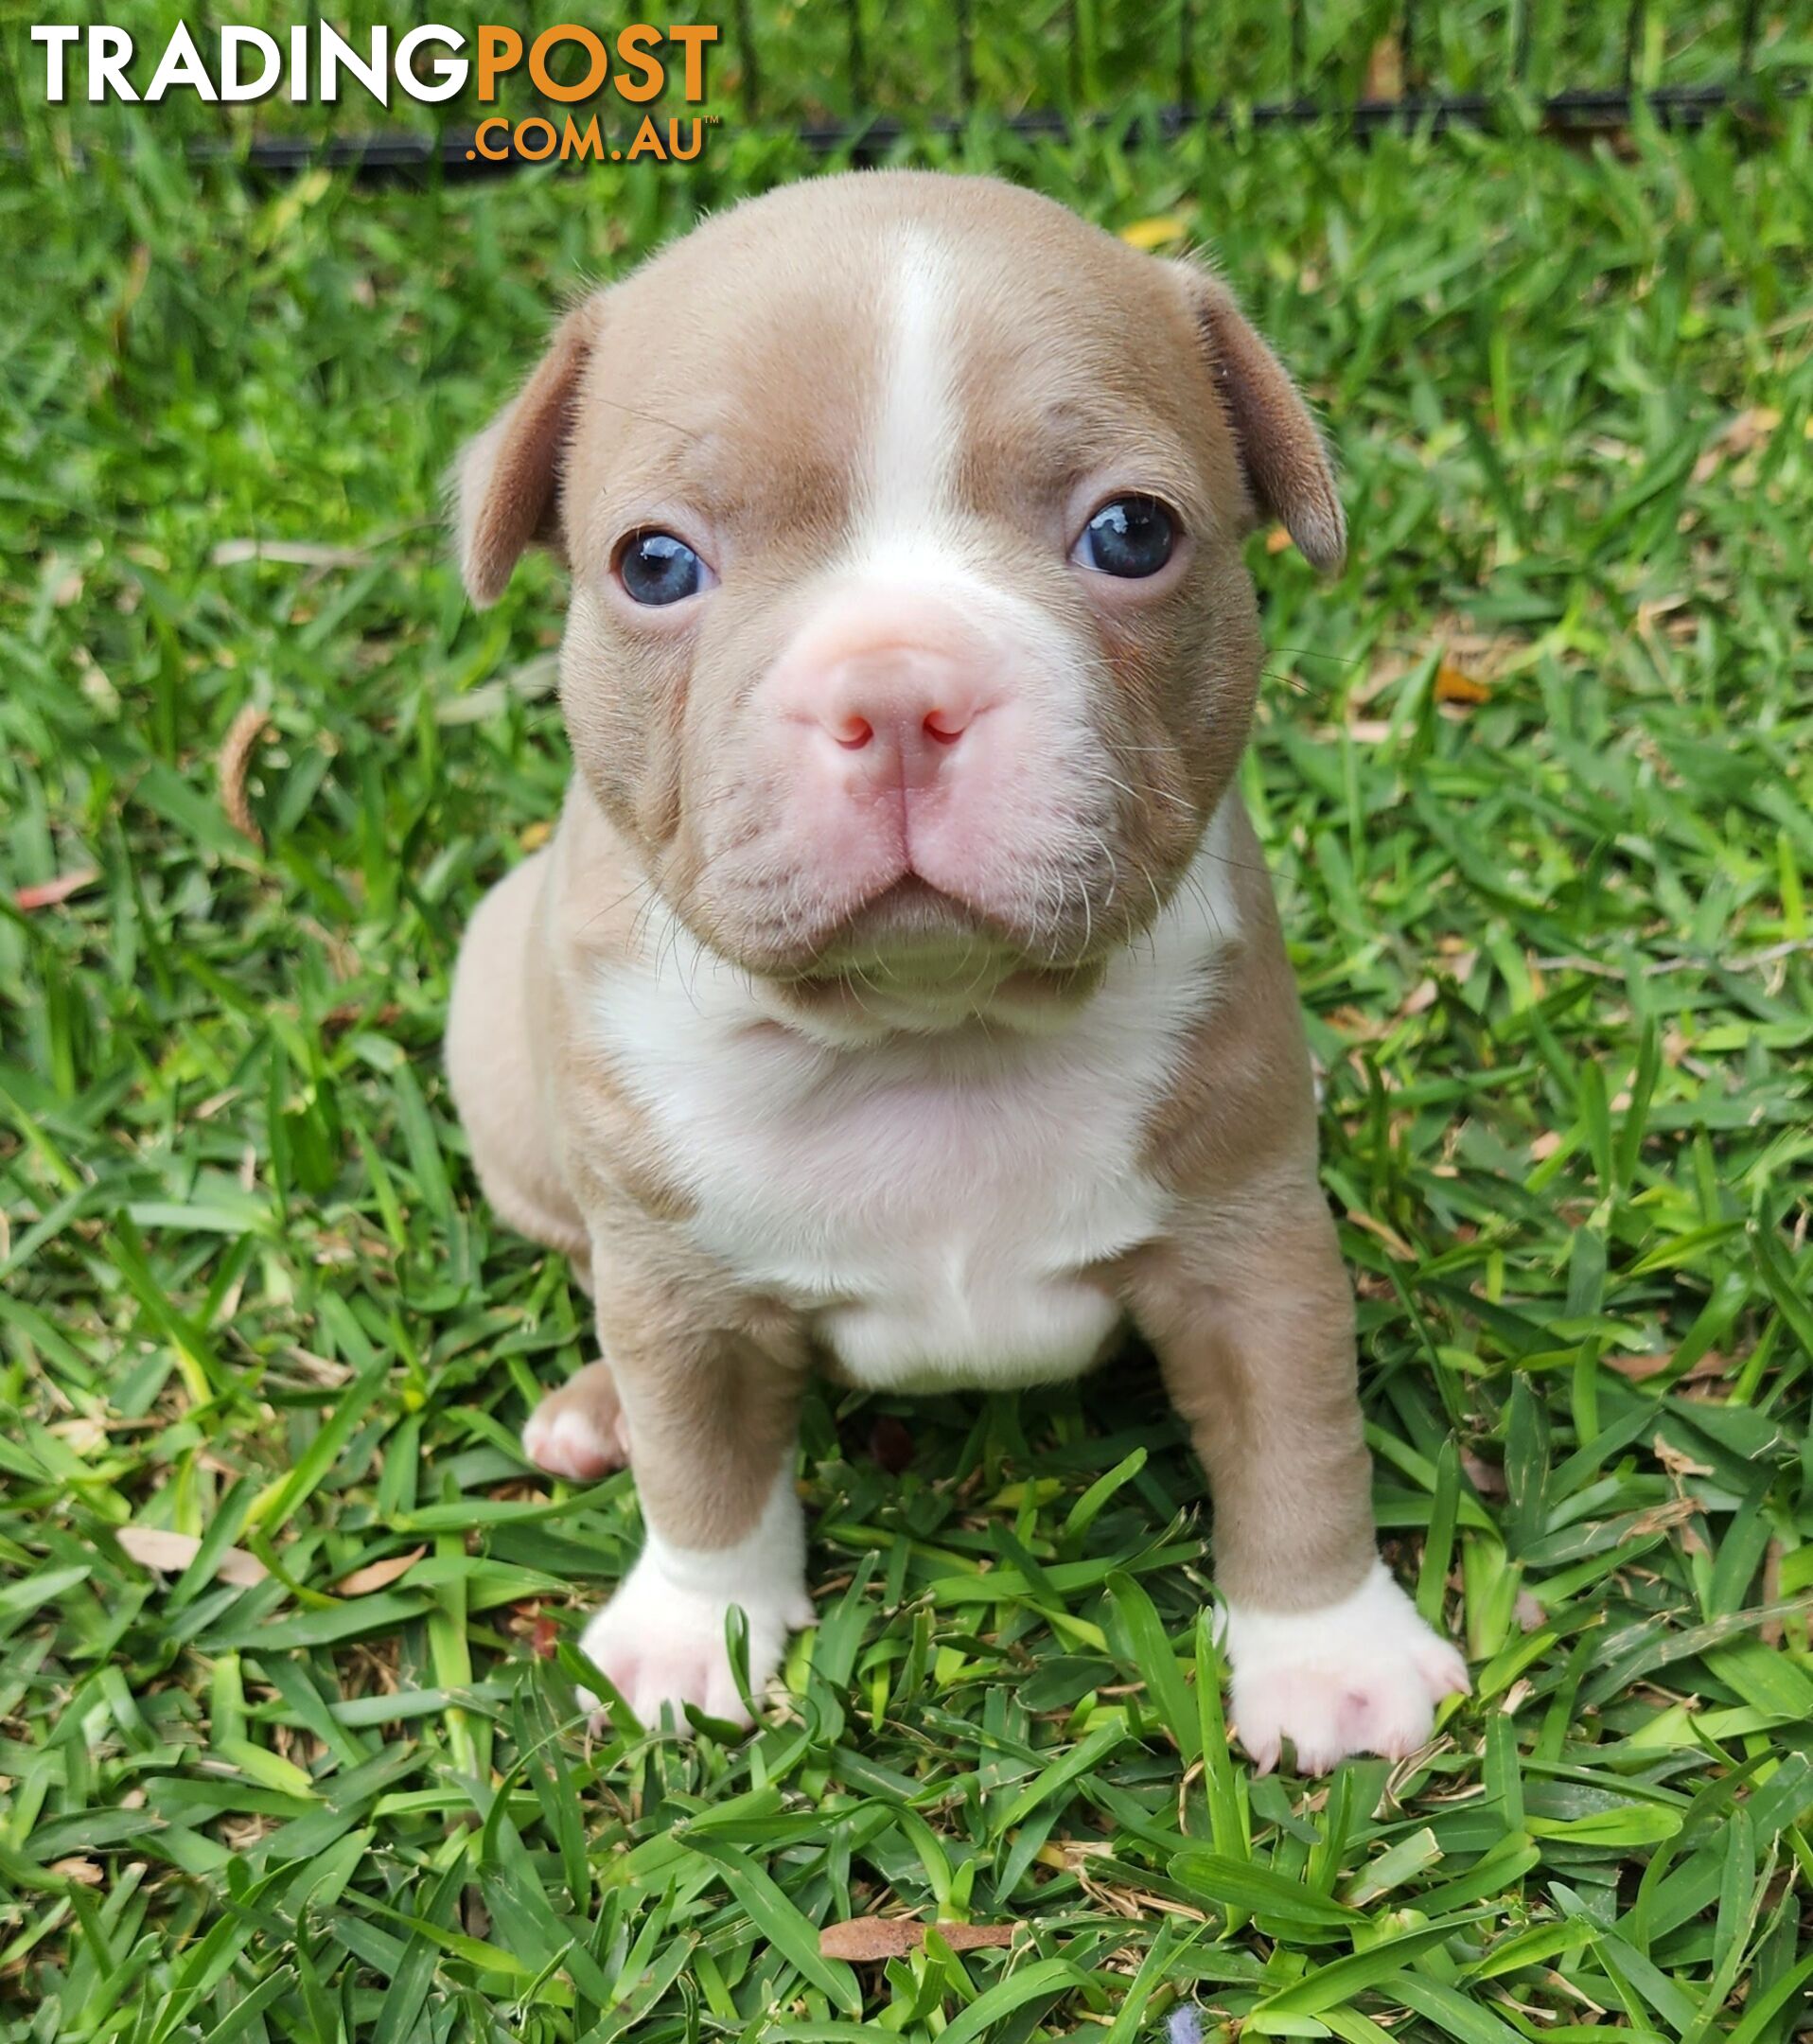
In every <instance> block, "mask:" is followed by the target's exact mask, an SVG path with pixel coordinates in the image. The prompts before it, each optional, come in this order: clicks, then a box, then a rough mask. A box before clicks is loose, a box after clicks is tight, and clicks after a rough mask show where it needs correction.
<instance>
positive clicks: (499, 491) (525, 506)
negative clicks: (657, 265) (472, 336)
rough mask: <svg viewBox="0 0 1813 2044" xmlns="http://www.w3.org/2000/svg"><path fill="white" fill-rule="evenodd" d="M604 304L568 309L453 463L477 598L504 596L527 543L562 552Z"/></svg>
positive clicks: (465, 565)
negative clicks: (579, 425)
mask: <svg viewBox="0 0 1813 2044" xmlns="http://www.w3.org/2000/svg"><path fill="white" fill-rule="evenodd" d="M599 310H600V303H599V299H598V298H596V297H593V298H589V299H587V300H586V302H585V303H584V304H583V305H578V306H575V307H574V308H573V309H572V311H571V312H569V313H568V314H567V316H566V318H565V319H563V320H562V321H561V322H560V324H559V326H556V327H555V328H554V335H553V338H552V339H551V340H550V341H549V343H548V351H547V353H546V354H545V355H543V356H542V358H541V360H540V361H539V362H538V363H537V365H536V368H535V372H534V374H533V375H532V376H531V377H530V379H529V380H528V381H527V382H526V383H525V384H524V385H523V386H522V388H521V389H520V390H519V392H518V393H517V395H516V396H514V397H513V398H512V399H511V400H510V402H509V403H508V404H507V405H505V406H504V408H503V410H502V412H500V413H499V414H498V415H497V417H496V418H494V419H493V420H492V421H491V423H490V424H489V425H488V426H487V427H486V428H485V429H484V432H481V433H479V434H477V435H475V437H474V438H472V439H471V440H469V441H468V442H467V443H466V446H465V448H464V449H461V452H460V457H459V460H458V461H457V462H456V463H455V464H454V465H453V472H452V474H451V476H450V477H449V494H450V497H451V500H452V512H453V536H454V543H455V545H456V546H457V548H458V550H459V559H460V576H461V579H462V580H463V581H464V582H465V584H466V594H467V595H468V596H470V597H471V599H472V601H473V602H474V603H475V604H479V605H481V606H484V605H485V604H494V603H496V602H497V600H498V598H499V597H500V596H502V594H503V591H504V588H505V586H506V585H507V584H508V582H509V580H510V575H511V572H512V571H513V570H514V569H515V567H516V564H517V562H518V560H519V559H520V557H521V555H522V553H523V550H524V549H525V548H527V547H529V546H532V545H535V544H537V542H538V543H539V544H540V545H542V546H546V547H550V548H552V549H553V550H554V552H555V553H556V554H558V553H559V552H560V550H561V533H560V485H561V471H562V468H563V467H564V466H565V462H566V452H567V441H568V439H569V437H570V436H571V434H572V421H573V413H574V410H575V407H576V406H577V404H578V399H579V379H580V378H581V377H582V376H583V375H584V374H585V369H586V363H587V361H588V360H589V358H590V354H591V347H592V341H593V338H594V336H595V334H596V332H597V328H598V316H599Z"/></svg>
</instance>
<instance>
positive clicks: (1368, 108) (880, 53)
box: [96, 0, 1813, 177]
mask: <svg viewBox="0 0 1813 2044" xmlns="http://www.w3.org/2000/svg"><path fill="white" fill-rule="evenodd" d="M145 4H146V5H148V6H149V5H150V4H151V0H145ZM259 4H260V0H254V6H255V8H256V7H257V6H258V5H259ZM343 5H344V6H345V9H346V11H347V13H349V14H350V15H353V16H354V17H356V18H358V19H361V20H362V21H365V22H368V23H369V22H376V23H384V22H387V21H388V20H389V18H390V17H391V16H392V15H393V14H395V15H396V25H395V26H394V29H393V33H398V32H400V30H401V28H402V27H403V26H408V16H407V14H406V13H405V11H404V9H403V7H402V0H343ZM465 6H466V0H452V11H453V12H454V13H455V14H458V13H461V12H464V11H465ZM472 6H473V9H474V11H475V12H480V11H482V12H484V13H486V14H488V15H489V16H490V17H491V18H493V19H496V18H497V16H498V15H499V14H502V15H503V16H504V17H505V18H506V19H507V18H508V15H509V12H510V11H511V9H510V8H509V7H508V6H507V5H505V4H502V0H486V4H485V5H484V6H483V7H482V8H481V7H480V6H479V0H472ZM515 11H517V12H518V13H519V14H522V15H526V13H527V9H526V7H521V8H518V9H516V10H515ZM675 11H676V17H677V18H678V17H679V16H682V15H683V16H684V17H685V18H686V19H688V20H690V21H704V22H711V23H714V24H715V25H716V26H717V28H718V31H719V38H718V42H717V44H716V45H715V46H714V48H713V50H712V52H711V55H710V67H709V85H710V91H709V106H710V110H711V112H712V113H713V114H714V115H717V116H718V117H719V118H721V119H722V121H723V122H724V123H725V124H726V126H727V127H730V126H734V127H735V128H737V129H740V130H744V131H750V130H753V131H758V132H766V133H773V134H784V135H786V136H788V137H790V138H792V139H793V140H795V141H796V142H798V143H800V144H801V145H803V146H804V147H806V148H808V149H810V150H815V151H818V152H822V153H827V154H837V155H843V156H848V157H850V158H852V159H854V160H857V161H863V160H873V159H874V158H876V157H878V156H881V155H884V154H889V153H899V152H901V150H903V149H904V148H906V147H909V146H910V143H911V141H912V140H913V138H916V137H924V138H927V139H930V138H935V137H941V136H943V137H949V136H952V135H960V134H961V133H962V132H964V131H965V130H966V129H967V128H968V127H969V126H970V125H971V124H972V123H977V122H983V123H993V124H998V125H1003V126H1006V127H1009V128H1012V130H1014V131H1016V132H1020V133H1023V134H1029V135H1043V134H1059V135H1061V134H1063V133H1065V132H1070V131H1073V130H1076V129H1078V128H1082V127H1095V128H1108V129H1110V130H1114V129H1117V128H1118V129H1119V130H1121V131H1123V132H1126V133H1127V134H1129V135H1130V136H1133V135H1149V134H1153V133H1155V134H1158V135H1160V136H1177V135H1181V134H1184V133H1186V132H1189V131H1190V130H1192V129H1195V128H1198V127H1200V126H1203V125H1206V124H1211V125H1223V126H1241V125H1247V126H1251V127H1253V128H1266V127H1275V126H1278V125H1285V124H1292V125H1294V124H1304V123H1311V122H1320V123H1333V124H1337V125H1342V126H1345V127H1346V128H1347V129H1348V130H1350V131H1352V132H1357V133H1360V134H1364V133H1366V132H1371V131H1374V130H1377V129H1379V128H1381V127H1382V126H1387V125H1391V126H1400V127H1409V128H1427V129H1433V130H1440V129H1444V128H1448V127H1451V126H1453V125H1455V124H1469V125H1488V124H1492V123H1496V122H1500V121H1519V122H1523V123H1530V122H1532V121H1534V122H1536V123H1539V124H1540V125H1541V126H1543V127H1545V128H1547V129H1549V130H1552V131H1560V132H1581V131H1588V132H1591V131H1594V130H1605V129H1610V128H1617V127H1620V126H1623V125H1625V124H1627V123H1628V122H1629V121H1630V120H1632V119H1633V118H1635V117H1637V114H1638V108H1639V106H1641V107H1642V108H1644V109H1646V111H1647V114H1648V115H1650V116H1652V117H1654V118H1655V119H1656V120H1658V121H1660V122H1662V123H1664V124H1671V125H1696V124H1698V123H1699V122H1702V121H1704V120H1706V119H1708V118H1710V117H1712V116H1713V115H1716V114H1719V113H1721V112H1723V111H1725V110H1728V109H1734V110H1736V111H1737V112H1738V113H1739V115H1742V116H1745V117H1749V118H1754V119H1758V120H1767V119H1768V118H1769V115H1771V113H1772V112H1774V111H1775V110H1778V109H1779V108H1780V107H1781V105H1782V104H1783V103H1784V102H1785V101H1786V100H1787V99H1788V98H1790V97H1794V96H1796V95H1799V94H1801V93H1802V92H1804V89H1805V85H1806V81H1807V79H1808V76H1809V74H1810V73H1813V7H1809V6H1808V5H1807V4H1806V0H1145V4H1143V5H1140V4H1129V0H694V4H691V5H689V6H687V7H685V8H681V9H676V10H675ZM331 12H332V13H333V14H334V15H336V16H338V15H339V14H340V12H341V9H339V8H335V9H332V10H331ZM441 12H442V15H443V18H447V16H448V14H449V7H448V5H447V4H446V0H444V5H443V8H442V9H441ZM521 26H522V28H523V31H524V33H525V35H526V34H529V33H532V32H533V30H534V28H535V27H537V26H541V24H539V23H530V22H529V21H527V20H524V21H523V22H522V23H521ZM525 89H526V88H525ZM225 111H226V110H224V109H222V110H220V113H221V115H225ZM399 111H401V115H402V117H403V118H405V119H407V120H409V121H410V122H411V123H412V125H410V126H408V127H407V128H396V129H391V130H386V131H385V132H379V133H376V134H350V133H344V132H342V133H329V134H326V135H323V134H321V133H319V132H314V133H310V132H307V131H306V130H305V128H304V127H303V126H302V124H301V123H300V121H298V120H296V119H293V118H291V117H290V115H289V111H288V110H287V109H284V108H282V107H281V106H279V105H277V104H276V103H274V102H273V103H271V104H268V105H267V106H266V107H264V108H263V109H260V110H257V111H255V112H252V111H250V110H245V109H239V110H236V117H234V118H232V119H230V120H229V119H226V118H222V119H221V120H220V121H219V123H218V124H217V125H215V126H214V127H212V128H211V129H209V128H202V129H200V130H196V131H191V132H189V133H188V134H187V136H186V141H187V145H188V147H189V150H190V152H191V153H192V154H195V155H199V156H204V157H216V158H226V159H231V160H235V161H238V162H241V163H244V164H246V165H248V166H249V167H253V168H255V169H263V170H267V171H273V172H278V173H282V172H286V171H290V170H295V169H300V168H303V167H310V166H314V165H327V166H330V167H354V168H356V169H357V170H359V171H360V172H361V174H363V175H367V176H382V175H384V174H386V173H391V174H396V173H410V172H418V171H423V170H435V169H438V171H439V173H440V174H442V175H445V176H448V177H468V176H475V175H476V176H483V175H492V174H496V173H497V172H499V171H507V170H510V169H512V168H515V167H519V165H520V164H521V163H522V162H523V161H525V160H526V159H524V158H522V157H519V156H518V155H517V154H516V153H515V152H514V150H513V149H512V148H510V147H508V146H506V147H504V148H502V149H491V150H475V149H474V148H473V146H472V145H473V141H474V134H473V130H474V126H475V124H476V123H477V121H478V119H479V118H480V117H481V115H484V113H487V112H492V111H495V109H490V108H483V107H479V106H476V105H474V104H472V103H470V102H469V101H467V100H466V99H461V100H456V101H453V102H449V104H447V105H445V106H442V107H440V108H438V109H434V110H427V109H423V108H419V107H413V108H409V109H407V110H399V109H398V108H397V107H396V105H393V106H392V108H391V109H390V118H391V119H393V120H396V119H397V118H398V117H399ZM518 111H519V113H528V112H531V111H534V112H537V113H539V112H542V111H544V109H542V108H541V107H540V106H538V105H537V106H536V107H534V108H533V109H531V108H530V107H528V106H526V105H525V106H523V107H521V108H519V110H518ZM653 111H655V112H657V113H662V114H664V113H665V112H667V111H669V110H668V109H666V108H665V107H663V106H660V105H658V106H657V107H656V108H655V109H654V110H653ZM676 111H678V110H676ZM685 111H687V112H689V113H696V112H698V111H699V109H698V108H696V107H688V108H687V109H686V110H685ZM339 117H340V119H341V120H344V117H345V115H344V110H343V112H342V114H341V115H340V116H339ZM382 117H383V116H381V115H380V118H382ZM96 139H99V138H98V137H97V138H96ZM103 146H104V145H103Z"/></svg>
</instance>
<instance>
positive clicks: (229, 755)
mask: <svg viewBox="0 0 1813 2044" xmlns="http://www.w3.org/2000/svg"><path fill="white" fill-rule="evenodd" d="M270 721H271V716H270V713H269V712H268V711H265V710H261V709H259V707H258V706H257V704H256V703H247V704H246V706H245V708H244V709H243V710H241V711H240V712H239V714H238V716H236V717H235V718H234V720H233V722H232V723H231V724H230V725H229V726H228V727H227V734H226V737H225V739H224V740H223V741H222V742H221V746H220V806H221V808H222V809H224V810H225V811H226V817H227V821H228V822H229V823H231V824H232V826H233V827H234V829H235V830H236V831H238V834H239V836H240V837H247V838H250V839H251V841H252V842H253V843H254V844H255V845H256V846H257V847H258V849H259V850H260V851H262V850H263V849H264V833H263V832H262V831H261V830H260V829H259V828H258V823H257V819H256V818H255V816H254V815H253V814H252V805H251V803H250V802H247V801H246V799H245V776H246V768H247V767H249V766H250V765H251V762H252V749H253V747H254V746H255V745H256V744H257V742H258V739H259V737H260V736H261V735H262V733H263V731H264V728H265V726H266V725H267V724H269V723H270Z"/></svg>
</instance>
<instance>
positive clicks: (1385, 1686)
mask: <svg viewBox="0 0 1813 2044" xmlns="http://www.w3.org/2000/svg"><path fill="white" fill-rule="evenodd" d="M1227 1651H1228V1659H1229V1662H1230V1664H1231V1665H1232V1670H1233V1681H1232V1700H1233V1706H1234V1708H1233V1715H1234V1721H1235V1725H1236V1728H1237V1730H1238V1731H1239V1733H1240V1736H1241V1744H1242V1745H1243V1746H1244V1747H1245V1748H1246V1751H1247V1753H1249V1754H1250V1755H1251V1756H1252V1759H1253V1761H1254V1764H1255V1765H1256V1766H1257V1767H1258V1768H1259V1770H1260V1771H1261V1772H1263V1771H1267V1770H1269V1769H1271V1768H1273V1767H1275V1766H1276V1764H1277V1760H1278V1756H1279V1753H1280V1752H1281V1750H1282V1747H1283V1743H1284V1741H1285V1740H1286V1739H1288V1740H1289V1741H1290V1742H1291V1745H1292V1747H1293V1749H1294V1753H1295V1755H1296V1765H1297V1769H1298V1771H1300V1772H1302V1773H1305V1774H1323V1773H1326V1772H1327V1771H1329V1769H1330V1768H1331V1767H1334V1766H1335V1765H1336V1764H1337V1763H1338V1762H1340V1761H1342V1760H1344V1759H1346V1758H1347V1756H1348V1755H1349V1754H1350V1753H1380V1754H1382V1755H1384V1756H1385V1757H1386V1758H1388V1759H1394V1760H1396V1759H1402V1758H1403V1757H1404V1756H1405V1755H1407V1754H1409V1753H1415V1752H1416V1751H1417V1748H1418V1747H1420V1746H1422V1745H1423V1744H1424V1743H1425V1741H1426V1740H1427V1739H1428V1737H1429V1735H1430V1732H1431V1730H1432V1729H1433V1727H1434V1724H1435V1705H1436V1704H1437V1703H1438V1702H1439V1701H1440V1700H1442V1698H1443V1697H1445V1696H1450V1695H1452V1694H1453V1693H1454V1692H1456V1691H1461V1692H1465V1690H1466V1689H1467V1687H1468V1682H1467V1664H1466V1663H1465V1662H1464V1661H1463V1660H1462V1659H1461V1657H1460V1655H1459V1654H1458V1653H1457V1652H1455V1650H1454V1648H1452V1646H1450V1645H1449V1643H1448V1642H1447V1641H1446V1640H1444V1639H1441V1638H1439V1637H1437V1635H1436V1634H1435V1633H1434V1632H1433V1631H1431V1630H1430V1629H1429V1627H1428V1626H1426V1625H1425V1624H1424V1623H1423V1621H1422V1619H1421V1618H1420V1617H1418V1616H1417V1611H1416V1607H1415V1606H1414V1605H1413V1604H1412V1603H1411V1601H1410V1599H1409V1598H1408V1597H1407V1596H1406V1595H1404V1593H1403V1592H1402V1590H1400V1589H1399V1587H1398V1585H1397V1583H1396V1582H1394V1581H1393V1580H1392V1578H1391V1577H1390V1576H1389V1575H1388V1574H1387V1573H1386V1571H1385V1568H1384V1565H1383V1563H1382V1562H1380V1563H1377V1564H1375V1566H1374V1568H1373V1571H1372V1573H1371V1574H1370V1575H1369V1576H1368V1577H1366V1579H1365V1581H1364V1582H1363V1583H1362V1584H1361V1586H1360V1588H1359V1589H1358V1590H1356V1591H1355V1592H1354V1593H1353V1594H1352V1595H1351V1596H1348V1597H1345V1598H1343V1599H1342V1600H1341V1601H1340V1602H1339V1603H1337V1604H1331V1605H1328V1606H1325V1607H1323V1608H1322V1609H1320V1610H1316V1611H1308V1612H1256V1611H1250V1610H1245V1609H1242V1608H1241V1607H1230V1609H1229V1612H1228V1623H1227Z"/></svg>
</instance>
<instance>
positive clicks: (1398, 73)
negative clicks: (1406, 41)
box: [1360, 35, 1404, 101]
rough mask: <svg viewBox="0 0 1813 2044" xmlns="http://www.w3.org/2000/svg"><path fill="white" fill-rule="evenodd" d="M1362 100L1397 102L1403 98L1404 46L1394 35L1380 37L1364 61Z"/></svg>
mask: <svg viewBox="0 0 1813 2044" xmlns="http://www.w3.org/2000/svg"><path fill="white" fill-rule="evenodd" d="M1360 96H1361V97H1362V98H1364V99H1386V100H1393V101H1396V100H1399V99H1401V98H1402V97H1403V96H1404V46H1403V44H1401V43H1400V42H1399V40H1398V38H1397V37H1396V36H1395V35H1382V36H1381V37H1380V38H1379V40H1378V42H1376V43H1375V44H1373V45H1372V52H1371V54H1370V55H1369V56H1368V57H1367V59H1366V81H1365V83H1364V85H1363V86H1362V87H1361V88H1360Z"/></svg>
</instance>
